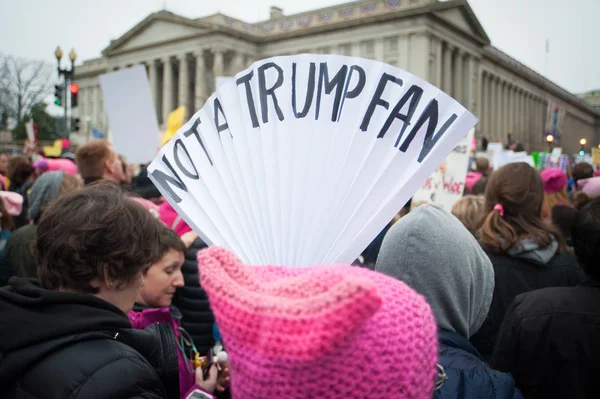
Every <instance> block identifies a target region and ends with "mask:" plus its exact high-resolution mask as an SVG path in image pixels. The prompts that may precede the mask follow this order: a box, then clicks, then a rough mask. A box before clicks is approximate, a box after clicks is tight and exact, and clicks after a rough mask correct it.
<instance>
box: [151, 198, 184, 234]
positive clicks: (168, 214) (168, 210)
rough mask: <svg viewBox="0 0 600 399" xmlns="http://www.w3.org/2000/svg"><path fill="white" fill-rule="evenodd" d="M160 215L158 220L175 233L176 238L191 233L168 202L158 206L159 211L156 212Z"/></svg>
mask: <svg viewBox="0 0 600 399" xmlns="http://www.w3.org/2000/svg"><path fill="white" fill-rule="evenodd" d="M158 213H159V214H160V220H161V221H162V222H163V223H164V224H166V225H167V227H169V228H170V229H171V230H173V231H175V233H177V235H178V236H180V237H181V236H182V235H184V234H185V233H187V232H189V231H192V228H191V227H190V226H188V224H187V223H186V222H185V220H183V219H182V218H181V216H179V214H178V213H177V211H176V210H175V209H173V207H172V206H171V204H169V202H168V201H165V202H163V203H162V204H160V209H159V210H158Z"/></svg>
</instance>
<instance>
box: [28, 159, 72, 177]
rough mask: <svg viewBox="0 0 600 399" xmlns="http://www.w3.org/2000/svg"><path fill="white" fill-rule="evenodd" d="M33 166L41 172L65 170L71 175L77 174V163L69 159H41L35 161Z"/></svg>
mask: <svg viewBox="0 0 600 399" xmlns="http://www.w3.org/2000/svg"><path fill="white" fill-rule="evenodd" d="M33 167H34V168H35V169H36V170H37V171H38V173H39V172H41V173H45V172H55V171H59V172H65V173H68V174H70V175H71V176H76V175H77V165H76V164H75V162H73V161H71V160H69V159H63V158H56V159H48V158H44V159H40V160H39V161H35V162H34V163H33Z"/></svg>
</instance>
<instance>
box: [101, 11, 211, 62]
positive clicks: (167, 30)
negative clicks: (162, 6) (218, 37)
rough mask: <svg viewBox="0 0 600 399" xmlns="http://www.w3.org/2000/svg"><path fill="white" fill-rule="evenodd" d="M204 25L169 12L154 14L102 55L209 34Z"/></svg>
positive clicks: (208, 29)
mask: <svg viewBox="0 0 600 399" xmlns="http://www.w3.org/2000/svg"><path fill="white" fill-rule="evenodd" d="M210 30H211V29H210V26H208V25H207V24H205V23H202V22H199V21H195V20H191V19H188V18H184V17H180V16H177V15H174V14H172V13H169V12H164V11H162V12H159V13H154V14H151V15H150V16H148V17H147V18H146V19H144V20H143V21H142V22H140V23H139V24H138V25H136V26H135V27H133V28H132V29H131V30H129V31H128V32H127V33H125V34H124V35H123V36H121V37H120V38H119V39H117V40H115V41H113V42H111V44H110V46H108V47H107V48H106V49H105V50H104V51H103V55H105V56H107V55H113V54H117V53H121V52H126V51H131V50H135V49H140V48H145V47H149V46H153V45H158V44H160V43H164V42H171V41H174V40H178V39H184V38H187V37H190V36H195V35H198V34H202V33H207V32H209V31H210Z"/></svg>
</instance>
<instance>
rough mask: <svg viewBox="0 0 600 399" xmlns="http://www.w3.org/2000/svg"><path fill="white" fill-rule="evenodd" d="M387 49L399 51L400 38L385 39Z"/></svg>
mask: <svg viewBox="0 0 600 399" xmlns="http://www.w3.org/2000/svg"><path fill="white" fill-rule="evenodd" d="M385 49H386V51H398V38H397V37H388V38H387V39H385Z"/></svg>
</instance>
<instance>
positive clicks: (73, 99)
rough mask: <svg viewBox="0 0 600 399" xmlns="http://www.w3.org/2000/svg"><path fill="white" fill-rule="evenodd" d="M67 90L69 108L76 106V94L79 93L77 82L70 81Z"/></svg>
mask: <svg viewBox="0 0 600 399" xmlns="http://www.w3.org/2000/svg"><path fill="white" fill-rule="evenodd" d="M69 91H70V92H71V108H73V107H76V106H77V96H78V95H79V85H78V84H77V83H71V87H69Z"/></svg>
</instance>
